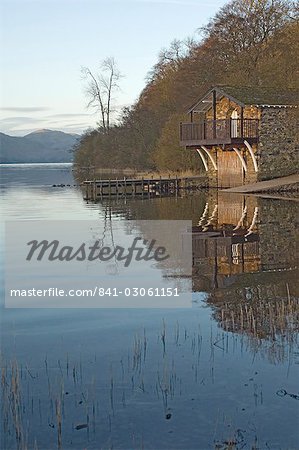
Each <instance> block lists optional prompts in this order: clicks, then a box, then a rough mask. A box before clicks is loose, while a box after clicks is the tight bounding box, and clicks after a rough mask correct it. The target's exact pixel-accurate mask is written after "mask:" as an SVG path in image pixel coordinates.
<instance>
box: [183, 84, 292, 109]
mask: <svg viewBox="0 0 299 450" xmlns="http://www.w3.org/2000/svg"><path fill="white" fill-rule="evenodd" d="M214 90H215V91H216V96H217V100H219V99H220V98H221V97H223V96H224V97H228V98H230V99H231V100H232V101H234V102H235V103H237V104H239V105H241V106H245V105H253V106H268V107H270V106H277V107H278V106H280V107H294V106H298V105H299V91H298V90H297V89H286V90H281V89H278V88H269V87H261V86H227V85H218V86H214V87H213V88H212V89H210V90H209V91H208V92H207V93H206V95H205V96H204V97H202V98H200V99H199V100H197V102H196V103H195V104H194V105H193V106H192V107H191V108H190V109H189V112H191V111H206V110H207V109H209V108H210V107H211V101H209V99H210V98H211V94H212V92H213V91H214Z"/></svg>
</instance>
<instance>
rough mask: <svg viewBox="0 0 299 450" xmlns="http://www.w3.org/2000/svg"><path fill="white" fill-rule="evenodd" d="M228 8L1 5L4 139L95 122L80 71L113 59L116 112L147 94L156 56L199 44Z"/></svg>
mask: <svg viewBox="0 0 299 450" xmlns="http://www.w3.org/2000/svg"><path fill="white" fill-rule="evenodd" d="M225 3H226V1H224V0H210V1H208V0H0V5H1V10H0V12H1V23H0V28H1V31H0V33H1V44H0V45H1V78H0V81H1V97H0V100H1V102H0V120H1V126H0V131H2V132H4V133H7V134H10V135H13V136H23V135H25V134H27V133H29V132H31V131H34V130H37V129H41V128H49V129H55V130H62V131H66V132H71V133H82V132H83V131H84V130H86V129H87V128H88V127H95V126H96V122H97V116H96V115H95V114H94V113H92V112H91V111H89V110H87V109H86V103H87V100H86V97H85V95H84V82H83V80H82V78H81V72H80V68H81V66H88V67H89V68H90V69H91V70H92V71H96V70H97V68H98V67H99V63H100V61H102V60H103V59H105V58H106V57H108V56H113V57H114V58H115V59H116V61H117V64H118V67H119V69H120V71H121V72H122V74H123V76H124V77H123V78H122V80H121V82H120V86H121V91H120V92H119V93H118V94H117V102H116V103H117V105H118V106H119V108H121V107H122V106H125V105H130V104H132V103H133V102H134V101H135V100H136V99H137V98H138V95H139V94H140V92H141V90H142V89H143V87H144V86H145V78H146V75H147V73H148V71H149V70H150V69H151V67H152V66H153V65H154V64H155V63H156V61H157V56H158V54H159V51H160V50H161V48H163V47H168V46H169V44H170V43H171V41H172V40H173V39H184V38H186V37H188V36H195V37H197V38H198V33H197V32H196V30H197V29H198V28H199V27H201V26H202V25H204V24H205V23H206V22H207V21H208V20H209V18H211V17H213V15H214V14H215V13H216V12H217V10H218V9H219V8H220V7H221V6H223V5H224V4H225Z"/></svg>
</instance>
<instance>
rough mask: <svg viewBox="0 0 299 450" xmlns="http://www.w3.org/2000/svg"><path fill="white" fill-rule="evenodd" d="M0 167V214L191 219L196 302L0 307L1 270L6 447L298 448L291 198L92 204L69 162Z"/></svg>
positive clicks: (121, 223)
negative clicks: (147, 305) (185, 305)
mask: <svg viewBox="0 0 299 450" xmlns="http://www.w3.org/2000/svg"><path fill="white" fill-rule="evenodd" d="M0 171H1V172H0V174H1V210H2V211H3V214H2V218H3V219H2V220H3V221H7V220H18V221H21V220H22V221H23V220H32V219H34V220H41V221H42V220H53V219H64V220H76V219H79V220H82V219H83V220H98V221H100V222H103V221H105V223H106V222H107V227H108V229H109V230H111V231H116V232H117V230H122V229H123V228H124V227H126V226H127V224H128V221H130V220H134V219H146V220H150V219H151V220H152V219H156V220H157V219H159V220H165V219H168V220H169V219H190V220H192V222H193V279H192V290H193V294H192V307H191V308H186V309H117V310H111V309H5V308H4V304H3V283H2V290H1V292H2V304H1V305H2V306H1V368H2V399H1V408H2V409H1V450H9V449H25V448H28V449H42V450H53V449H55V448H62V449H65V450H71V449H74V450H79V449H80V450H81V449H88V450H89V449H97V450H98V449H107V450H108V449H121V450H124V449H126V450H132V449H134V450H135V449H136V450H137V449H140V450H141V449H145V450H147V449H148V450H149V449H153V450H159V449H167V450H172V449H174V450H175V449H180V450H193V449H198V450H208V449H223V450H224V449H271V450H274V449H284V450H287V449H297V448H299V433H298V419H299V409H298V407H299V401H298V400H299V387H298V367H299V366H298V364H299V348H298V318H299V306H298V283H297V280H298V270H297V261H296V239H297V235H296V219H297V217H298V208H297V205H298V203H297V202H296V201H293V200H284V201H283V200H275V199H262V198H257V197H249V196H248V197H244V196H240V195H228V194H224V193H220V192H217V191H210V192H207V191H205V192H197V193H191V194H188V195H183V196H181V197H167V198H153V199H133V198H132V199H124V198H118V199H111V200H105V201H103V202H101V203H97V204H94V203H87V202H86V201H84V200H83V195H82V192H81V190H80V188H79V187H76V182H75V180H74V179H73V174H72V171H71V166H69V165H57V164H55V165H11V166H1V167H0ZM53 185H56V187H53ZM57 185H64V186H63V187H57ZM41 224H42V222H41ZM1 237H2V243H3V229H2V233H1ZM1 261H2V262H3V249H2V251H1ZM145 275H146V274H145Z"/></svg>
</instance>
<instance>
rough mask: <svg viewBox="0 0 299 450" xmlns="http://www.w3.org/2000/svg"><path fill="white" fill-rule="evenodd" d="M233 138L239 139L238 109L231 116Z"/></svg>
mask: <svg viewBox="0 0 299 450" xmlns="http://www.w3.org/2000/svg"><path fill="white" fill-rule="evenodd" d="M230 118H231V130H230V131H231V137H232V138H237V137H238V118H239V116H238V111H237V110H236V109H234V111H233V112H232V114H231V116H230Z"/></svg>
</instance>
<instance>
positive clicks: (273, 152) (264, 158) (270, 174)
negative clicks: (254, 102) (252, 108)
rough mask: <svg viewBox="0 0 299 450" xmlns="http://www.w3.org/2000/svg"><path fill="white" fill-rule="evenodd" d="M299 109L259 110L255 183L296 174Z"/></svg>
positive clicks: (298, 143) (298, 161) (297, 166)
mask: <svg viewBox="0 0 299 450" xmlns="http://www.w3.org/2000/svg"><path fill="white" fill-rule="evenodd" d="M298 118H299V109H298V108H274V107H272V108H261V120H260V125H259V145H258V150H257V159H258V168H259V171H258V181H262V180H269V179H272V178H278V177H282V176H287V175H292V174H294V173H297V172H298V171H299V158H298V156H299V155H298V150H299V142H298Z"/></svg>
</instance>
